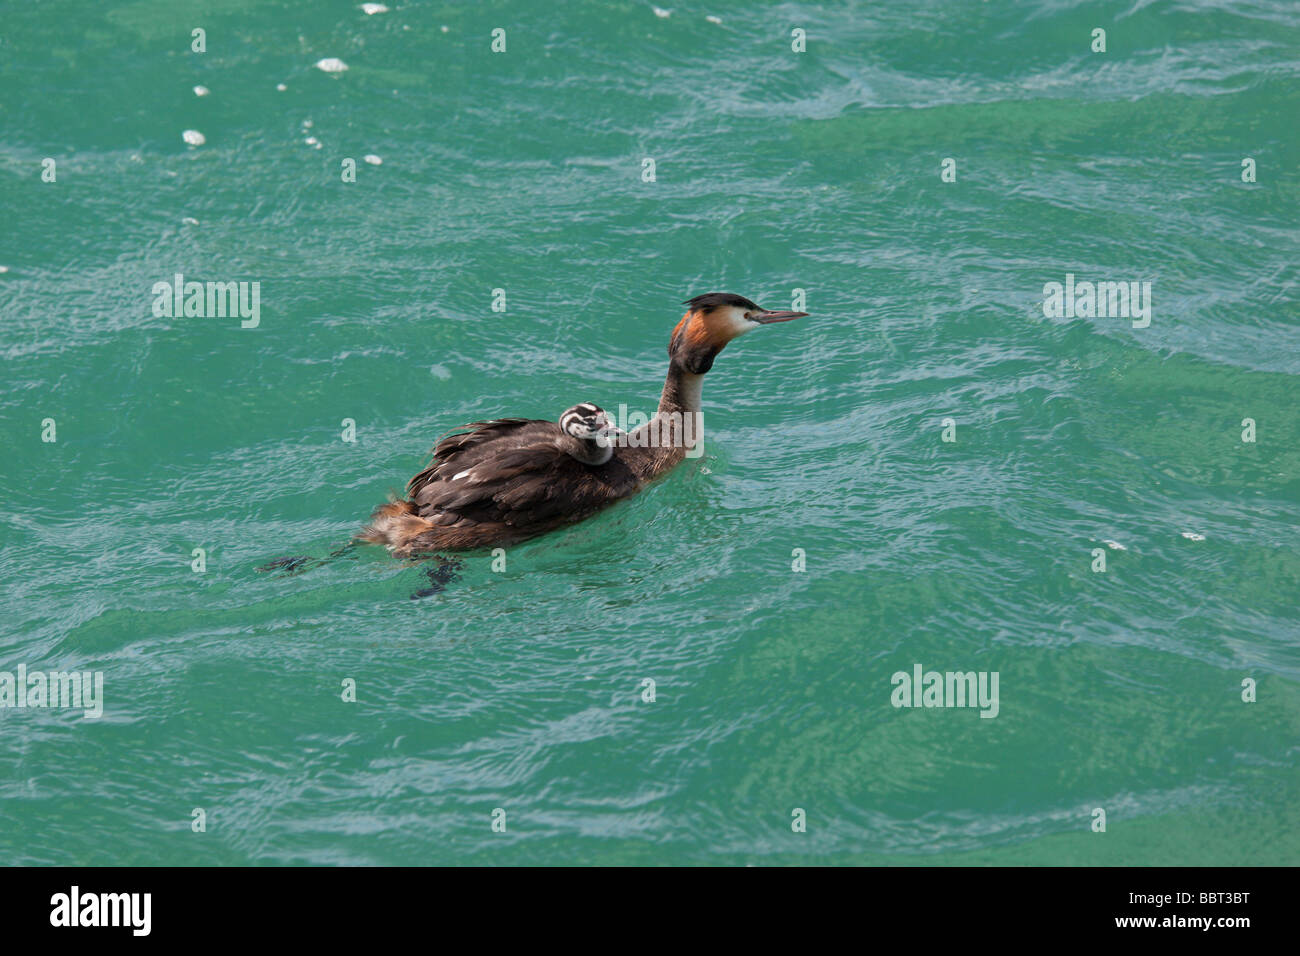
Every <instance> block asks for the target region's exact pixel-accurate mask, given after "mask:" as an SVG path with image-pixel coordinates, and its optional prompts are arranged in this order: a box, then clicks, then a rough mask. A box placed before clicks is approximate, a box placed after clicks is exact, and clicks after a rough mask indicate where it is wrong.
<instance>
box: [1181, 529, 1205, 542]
mask: <svg viewBox="0 0 1300 956" xmlns="http://www.w3.org/2000/svg"><path fill="white" fill-rule="evenodd" d="M1183 537H1184V538H1186V539H1187V540H1188V541H1204V540H1205V535H1203V534H1197V533H1196V532H1195V531H1184V532H1183Z"/></svg>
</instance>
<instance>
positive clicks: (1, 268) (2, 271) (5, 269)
mask: <svg viewBox="0 0 1300 956" xmlns="http://www.w3.org/2000/svg"><path fill="white" fill-rule="evenodd" d="M8 271H9V267H8V266H0V275H4V274H5V273H6V272H8Z"/></svg>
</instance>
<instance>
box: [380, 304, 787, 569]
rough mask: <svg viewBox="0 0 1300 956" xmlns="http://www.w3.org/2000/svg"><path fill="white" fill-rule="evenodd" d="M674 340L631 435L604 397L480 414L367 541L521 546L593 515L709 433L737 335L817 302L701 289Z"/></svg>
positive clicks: (408, 552) (428, 548) (439, 451)
mask: <svg viewBox="0 0 1300 956" xmlns="http://www.w3.org/2000/svg"><path fill="white" fill-rule="evenodd" d="M685 304H686V306H687V311H686V314H685V315H684V316H682V319H681V321H680V322H678V323H677V326H676V328H674V329H673V334H672V337H671V339H669V342H668V376H667V378H666V380H665V381H664V388H663V393H662V394H661V396H660V398H659V409H658V411H657V412H656V413H655V415H654V417H653V418H651V419H650V421H649V422H647V423H646V424H644V425H642V426H641V427H640V428H637V429H634V430H633V431H632V432H630V433H622V432H616V431H614V430H613V429H612V428H611V427H610V425H609V421H608V418H607V417H606V416H605V414H604V412H602V411H601V410H600V409H599V408H598V407H597V406H595V405H590V404H583V405H575V406H574V407H573V408H571V409H569V410H568V411H567V412H565V413H564V415H563V416H562V417H561V419H560V422H559V423H558V424H557V423H556V422H546V421H537V420H533V419H526V418H504V419H496V420H493V421H482V422H473V423H471V424H469V425H465V426H462V428H463V430H460V431H457V432H456V433H455V434H452V435H449V436H447V437H446V438H443V439H442V440H441V441H440V442H438V444H437V446H436V447H435V448H434V450H433V460H432V461H431V462H430V463H429V466H428V467H427V468H425V469H424V471H422V472H420V473H419V474H418V475H416V476H415V477H414V478H412V479H411V481H410V483H409V484H408V485H407V486H406V499H405V500H400V501H391V502H389V503H388V504H384V505H380V506H379V507H378V508H377V509H375V513H374V514H373V515H371V518H370V525H369V526H368V527H367V528H365V530H363V531H362V532H361V534H360V535H359V536H358V537H359V539H360V540H362V541H368V542H371V543H374V544H383V545H386V546H387V547H388V548H389V549H390V550H391V551H392V552H393V553H394V554H395V555H397V556H399V557H410V556H413V555H419V554H429V553H431V552H434V551H454V550H462V549H469V548H487V547H494V546H496V545H501V544H512V543H515V542H518V541H523V540H526V539H528V538H532V537H535V536H536V535H539V534H543V533H545V532H547V531H551V530H553V529H555V528H558V527H561V526H562V525H566V524H572V523H573V522H575V521H581V520H582V519H584V518H588V517H590V516H591V515H593V514H595V513H596V512H598V511H600V510H601V509H602V508H605V507H607V506H609V505H611V504H613V503H614V502H616V501H621V500H622V499H624V498H627V497H629V496H631V495H633V494H635V493H636V492H637V491H639V490H641V488H643V487H645V485H646V484H647V483H649V482H651V481H653V480H654V479H656V478H658V477H659V476H660V475H663V474H664V473H666V472H667V471H669V470H670V469H671V468H672V467H673V466H675V465H677V464H679V463H680V462H681V461H682V460H683V459H685V457H686V454H687V452H689V451H690V450H691V448H692V447H693V446H694V444H695V442H696V441H697V440H698V430H696V429H693V428H692V427H690V426H691V421H693V420H694V419H696V418H697V416H698V415H699V412H700V388H701V385H702V383H703V380H704V374H705V373H706V372H708V371H709V369H710V368H712V367H713V360H714V359H715V358H716V357H717V355H718V353H719V352H721V351H722V350H723V348H725V347H726V345H727V343H728V342H730V341H731V340H732V339H734V338H738V337H739V336H741V335H744V334H745V333H746V332H749V331H752V330H753V329H756V328H758V327H759V326H760V325H767V324H770V323H773V322H788V321H789V320H791V319H798V318H801V317H803V316H805V315H807V314H808V313H806V312H773V311H769V310H767V309H763V308H760V307H759V306H757V305H755V304H754V303H753V302H751V301H750V300H749V299H746V298H744V297H743V296H739V295H732V294H731V293H729V292H710V293H708V294H706V295H697V296H695V298H693V299H689V300H687V302H686V303H685Z"/></svg>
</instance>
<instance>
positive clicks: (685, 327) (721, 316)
mask: <svg viewBox="0 0 1300 956" xmlns="http://www.w3.org/2000/svg"><path fill="white" fill-rule="evenodd" d="M685 305H686V314H685V315H684V316H682V320H681V321H680V322H678V323H677V327H676V328H675V329H673V336H672V339H670V340H669V342H668V355H669V357H670V358H671V359H672V360H673V362H675V363H676V364H678V365H680V366H681V367H682V368H684V369H685V370H686V371H688V372H690V373H692V374H694V375H703V374H704V373H705V372H707V371H708V370H709V369H711V368H712V367H713V360H714V359H715V358H717V356H718V353H719V352H721V351H722V350H723V349H724V348H725V347H726V345H727V343H728V342H730V341H731V340H732V339H735V338H739V337H740V336H742V335H744V334H745V333H746V332H752V331H753V330H754V329H756V328H758V327H759V326H760V325H768V324H770V323H772V322H789V321H790V320H791V319H800V318H803V317H804V316H805V315H807V314H808V313H807V312H773V311H771V310H769V309H764V308H762V307H760V306H758V305H756V304H755V303H753V302H751V301H750V300H749V299H746V298H745V297H744V296H743V295H733V294H732V293H730V292H708V293H705V294H704V295H697V296H696V297H695V298H693V299H687V300H686V302H685Z"/></svg>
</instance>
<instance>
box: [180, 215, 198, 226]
mask: <svg viewBox="0 0 1300 956" xmlns="http://www.w3.org/2000/svg"><path fill="white" fill-rule="evenodd" d="M198 224H199V221H198V220H197V219H195V218H194V217H193V216H186V217H185V218H184V219H182V220H181V225H182V226H197V225H198Z"/></svg>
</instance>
